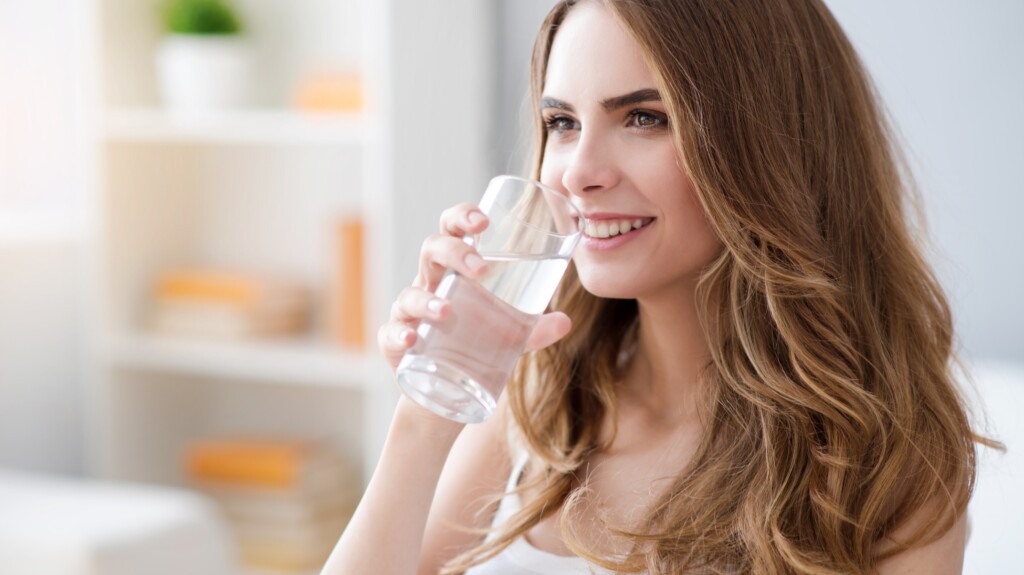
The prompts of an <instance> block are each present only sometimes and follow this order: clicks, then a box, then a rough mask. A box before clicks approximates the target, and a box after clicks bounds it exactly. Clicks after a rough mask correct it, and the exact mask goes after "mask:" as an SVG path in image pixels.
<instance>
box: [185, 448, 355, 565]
mask: <svg viewBox="0 0 1024 575" xmlns="http://www.w3.org/2000/svg"><path fill="white" fill-rule="evenodd" d="M185 470H186V474H187V476H188V478H189V480H190V481H191V483H192V484H193V486H194V487H195V488H196V489H199V490H200V491H202V492H204V493H206V494H207V495H208V496H210V497H211V498H213V499H214V500H215V501H216V502H218V503H219V504H220V506H221V507H222V509H223V511H224V514H225V516H226V517H227V519H228V522H229V524H230V525H231V527H232V529H233V531H234V533H235V536H236V542H237V545H238V549H239V553H240V559H241V561H242V563H244V564H245V565H246V566H248V567H251V568H254V569H260V570H267V571H286V572H294V571H310V570H319V569H320V568H321V567H322V566H323V564H324V562H325V561H326V560H327V556H328V555H329V554H330V552H331V549H332V548H333V547H334V544H335V543H336V542H337V540H338V538H339V537H340V536H341V532H342V531H343V530H344V528H345V525H346V524H347V523H348V520H349V518H350V517H351V515H352V511H353V510H354V508H355V504H356V502H357V500H358V496H359V489H358V487H357V483H356V481H354V476H353V474H352V473H350V471H349V470H348V469H347V467H346V466H345V464H344V463H343V461H342V460H341V458H339V457H338V456H337V455H334V454H333V453H332V452H331V451H330V450H329V449H328V448H326V447H325V446H324V445H323V444H321V443H317V442H314V441H306V440H264V439H210V440H203V441H197V442H194V443H192V444H191V445H189V446H188V448H187V450H186V455H185Z"/></svg>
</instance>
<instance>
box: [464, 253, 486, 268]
mask: <svg viewBox="0 0 1024 575" xmlns="http://www.w3.org/2000/svg"><path fill="white" fill-rule="evenodd" d="M465 262H466V267H468V268H469V269H471V270H473V271H475V272H476V271H480V269H481V268H482V267H484V265H485V264H486V263H487V262H485V261H484V259H483V258H482V257H480V256H478V255H477V254H473V253H471V254H466V259H465Z"/></svg>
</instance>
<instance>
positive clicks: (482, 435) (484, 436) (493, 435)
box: [419, 401, 512, 574]
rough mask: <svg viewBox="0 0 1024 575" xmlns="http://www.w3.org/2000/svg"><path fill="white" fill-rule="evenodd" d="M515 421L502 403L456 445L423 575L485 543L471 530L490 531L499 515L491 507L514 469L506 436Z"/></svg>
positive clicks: (430, 525)
mask: <svg viewBox="0 0 1024 575" xmlns="http://www.w3.org/2000/svg"><path fill="white" fill-rule="evenodd" d="M510 417H511V416H510V415H509V414H508V408H507V405H506V404H505V403H504V401H499V404H498V408H497V410H496V411H495V413H494V414H493V415H492V416H491V417H490V418H489V419H488V420H487V421H485V422H483V423H479V424H473V425H467V426H466V427H465V428H464V429H463V430H462V433H461V434H460V435H459V438H458V439H457V440H456V441H455V445H453V446H452V450H451V453H450V454H449V456H448V459H447V461H446V462H445V466H444V471H442V472H441V477H440V479H439V481H438V485H437V492H436V494H435V495H434V501H433V504H432V506H431V508H430V516H429V518H428V519H427V526H426V530H425V532H424V535H423V551H422V554H421V557H420V568H419V573H421V574H425V573H431V574H434V573H437V571H438V569H440V567H441V566H442V565H443V564H444V563H445V562H447V561H448V560H449V559H451V558H453V557H455V556H456V555H458V554H459V553H461V552H462V551H465V550H466V549H468V548H469V547H470V546H472V545H474V544H475V543H477V542H479V541H481V540H482V539H483V535H482V534H479V533H472V532H470V531H467V530H466V529H465V528H466V527H470V528H484V527H488V526H489V525H490V522H491V519H492V518H493V515H494V511H496V506H494V505H490V506H489V505H488V504H489V503H491V502H492V501H495V496H496V495H498V494H500V493H501V492H502V491H503V490H504V488H505V484H506V482H507V481H508V476H509V474H510V473H511V471H512V460H511V454H510V453H509V449H508V440H507V438H506V435H505V434H506V429H507V427H506V426H507V423H508V421H509V419H510Z"/></svg>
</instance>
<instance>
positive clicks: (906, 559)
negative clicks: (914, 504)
mask: <svg viewBox="0 0 1024 575" xmlns="http://www.w3.org/2000/svg"><path fill="white" fill-rule="evenodd" d="M936 511H939V512H940V513H941V512H942V509H941V508H939V507H938V506H937V505H936V506H926V507H923V508H921V509H919V510H918V511H917V512H916V513H915V514H914V515H912V516H911V517H910V519H909V520H908V521H907V522H906V523H904V524H903V525H902V526H900V527H898V528H897V529H896V530H895V531H894V532H893V534H892V536H891V537H890V538H887V539H886V540H883V541H881V542H879V543H878V544H877V545H876V551H877V552H878V553H885V552H886V551H890V550H892V549H893V548H894V547H895V543H894V542H893V540H896V541H900V540H906V539H908V538H910V537H912V536H913V535H914V533H915V532H917V531H919V530H920V529H921V528H922V527H925V526H926V525H927V523H928V522H930V521H933V518H934V517H935V516H936ZM967 534H968V523H967V514H966V513H963V514H961V515H960V516H959V518H957V520H956V521H955V522H954V523H953V526H952V527H951V528H950V529H949V530H948V531H946V532H945V533H944V534H943V535H942V536H941V537H939V538H938V539H935V540H934V541H931V542H930V543H926V544H924V545H920V546H917V547H913V548H911V549H907V550H906V551H902V552H900V553H897V554H896V555H893V556H891V557H889V558H887V559H885V560H884V561H882V562H881V563H879V565H878V567H877V571H876V573H877V575H917V574H921V575H924V574H928V575H960V573H962V572H963V562H964V548H965V547H966V545H967Z"/></svg>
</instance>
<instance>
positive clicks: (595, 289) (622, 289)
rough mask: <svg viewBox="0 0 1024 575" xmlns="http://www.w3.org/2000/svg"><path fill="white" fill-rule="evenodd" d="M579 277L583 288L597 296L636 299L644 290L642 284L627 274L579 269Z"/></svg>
mask: <svg viewBox="0 0 1024 575" xmlns="http://www.w3.org/2000/svg"><path fill="white" fill-rule="evenodd" d="M579 278H580V284H581V285H583V289H585V290H587V292H589V293H590V294H591V295H595V296H597V297H602V298H608V299H636V298H637V297H638V296H639V295H640V294H642V293H643V292H644V289H643V288H644V286H642V285H640V284H639V283H638V282H637V281H636V278H635V277H631V276H629V275H627V274H621V273H620V274H602V273H585V272H584V271H583V270H579Z"/></svg>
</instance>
